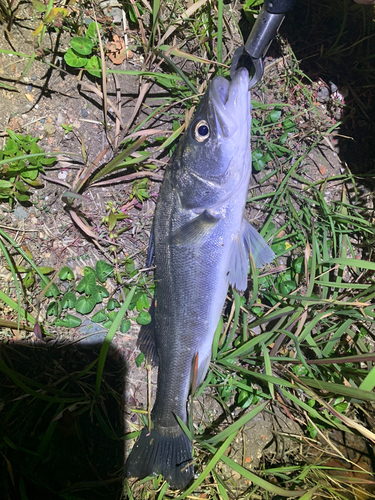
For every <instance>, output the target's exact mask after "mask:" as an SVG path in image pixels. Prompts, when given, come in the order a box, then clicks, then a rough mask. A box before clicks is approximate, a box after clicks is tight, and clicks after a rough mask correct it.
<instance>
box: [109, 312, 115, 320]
mask: <svg viewBox="0 0 375 500" xmlns="http://www.w3.org/2000/svg"><path fill="white" fill-rule="evenodd" d="M116 316H117V312H116V311H111V312H109V313H108V319H109V320H110V321H114V319H115V318H116Z"/></svg>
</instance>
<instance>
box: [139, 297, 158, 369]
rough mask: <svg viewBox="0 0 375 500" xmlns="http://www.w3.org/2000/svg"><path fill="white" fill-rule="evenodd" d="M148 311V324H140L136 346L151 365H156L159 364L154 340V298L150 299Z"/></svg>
mask: <svg viewBox="0 0 375 500" xmlns="http://www.w3.org/2000/svg"><path fill="white" fill-rule="evenodd" d="M148 312H149V313H150V316H151V321H150V323H149V324H148V325H142V327H141V329H140V331H139V335H138V340H137V346H138V347H139V349H140V350H141V352H143V354H144V355H145V358H146V360H147V361H148V362H149V363H150V364H151V365H153V366H157V365H158V364H159V356H158V352H157V349H156V342H155V298H154V299H153V300H152V304H151V307H150V309H149V311H148Z"/></svg>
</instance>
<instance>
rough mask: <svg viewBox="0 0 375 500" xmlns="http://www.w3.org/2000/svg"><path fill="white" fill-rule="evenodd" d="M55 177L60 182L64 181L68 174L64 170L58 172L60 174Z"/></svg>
mask: <svg viewBox="0 0 375 500" xmlns="http://www.w3.org/2000/svg"><path fill="white" fill-rule="evenodd" d="M57 177H58V178H59V179H61V180H62V181H65V179H66V178H67V177H68V172H67V171H66V170H60V172H59V173H58V174H57Z"/></svg>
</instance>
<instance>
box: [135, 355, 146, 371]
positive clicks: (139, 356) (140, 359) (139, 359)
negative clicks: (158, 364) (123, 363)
mask: <svg viewBox="0 0 375 500" xmlns="http://www.w3.org/2000/svg"><path fill="white" fill-rule="evenodd" d="M144 359H145V355H144V354H143V352H140V353H139V354H138V356H137V357H136V358H135V364H136V365H137V366H138V368H139V367H140V366H141V364H142V363H143V360H144Z"/></svg>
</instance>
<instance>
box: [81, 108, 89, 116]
mask: <svg viewBox="0 0 375 500" xmlns="http://www.w3.org/2000/svg"><path fill="white" fill-rule="evenodd" d="M81 115H82V118H87V117H88V115H89V113H88V111H87V109H85V108H83V109H81Z"/></svg>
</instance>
